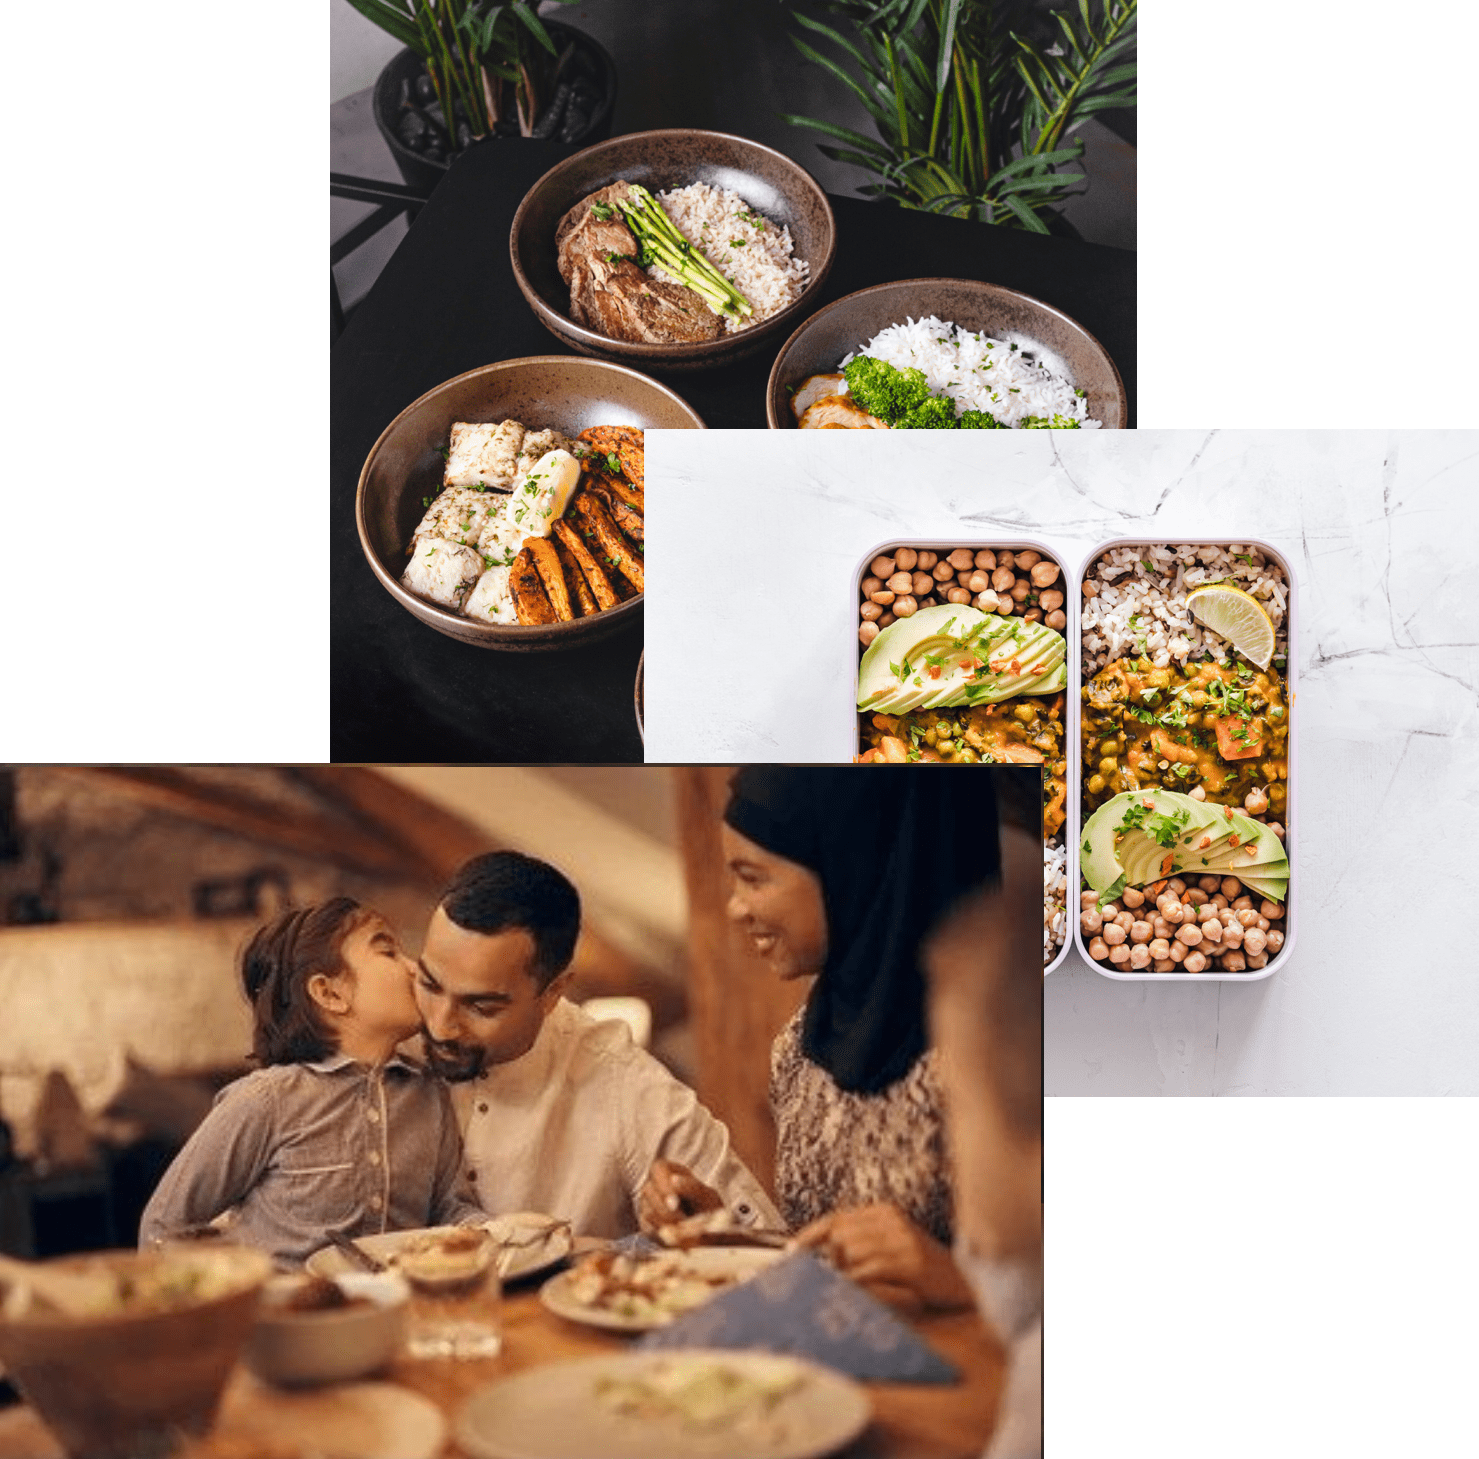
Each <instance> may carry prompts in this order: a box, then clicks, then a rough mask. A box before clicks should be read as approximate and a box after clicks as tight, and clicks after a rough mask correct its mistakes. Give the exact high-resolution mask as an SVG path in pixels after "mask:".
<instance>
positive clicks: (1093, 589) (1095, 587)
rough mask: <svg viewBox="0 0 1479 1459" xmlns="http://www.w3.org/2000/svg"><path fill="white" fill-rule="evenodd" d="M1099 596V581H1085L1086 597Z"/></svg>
mask: <svg viewBox="0 0 1479 1459" xmlns="http://www.w3.org/2000/svg"><path fill="white" fill-rule="evenodd" d="M1098 596H1099V584H1098V583H1094V582H1088V581H1085V583H1084V597H1086V598H1097V597H1098Z"/></svg>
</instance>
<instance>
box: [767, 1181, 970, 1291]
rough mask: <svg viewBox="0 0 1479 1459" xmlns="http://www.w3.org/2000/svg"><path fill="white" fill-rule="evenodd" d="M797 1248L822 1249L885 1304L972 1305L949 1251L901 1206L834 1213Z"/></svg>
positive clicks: (802, 1235) (803, 1234)
mask: <svg viewBox="0 0 1479 1459" xmlns="http://www.w3.org/2000/svg"><path fill="white" fill-rule="evenodd" d="M795 1243H796V1245H797V1246H806V1247H812V1248H814V1249H816V1250H818V1251H820V1252H823V1253H824V1254H825V1255H826V1256H827V1257H828V1259H829V1260H830V1261H831V1262H832V1264H833V1266H835V1267H836V1268H837V1270H838V1271H840V1272H842V1273H843V1274H844V1275H846V1276H848V1277H851V1278H852V1280H853V1281H855V1282H856V1283H857V1284H858V1285H859V1286H860V1287H864V1288H866V1289H867V1290H868V1291H870V1292H871V1293H872V1294H873V1295H874V1296H875V1297H877V1298H878V1299H879V1300H880V1301H882V1302H887V1303H888V1304H889V1305H890V1306H891V1307H899V1308H902V1309H903V1310H905V1311H911V1312H915V1311H920V1310H922V1309H924V1308H930V1307H933V1308H936V1309H950V1308H957V1307H969V1306H971V1305H972V1298H971V1289H970V1288H969V1287H968V1286H967V1285H966V1282H965V1278H964V1277H962V1276H961V1274H960V1271H959V1269H958V1268H957V1267H956V1265H955V1261H954V1259H953V1258H952V1257H951V1255H950V1253H949V1252H948V1251H947V1250H946V1249H945V1248H944V1247H943V1246H941V1245H940V1243H939V1242H938V1241H936V1240H935V1239H934V1237H932V1236H931V1235H930V1234H929V1233H928V1232H927V1231H923V1230H921V1229H920V1228H919V1227H918V1226H916V1225H915V1224H914V1222H913V1221H911V1220H910V1219H909V1218H908V1217H907V1216H906V1215H905V1214H904V1213H903V1212H902V1211H901V1210H900V1209H899V1208H898V1207H897V1206H890V1205H876V1206H860V1207H858V1208H856V1209H855V1210H850V1211H834V1212H832V1214H831V1215H828V1216H823V1217H822V1218H821V1220H819V1221H813V1222H812V1223H811V1225H810V1226H807V1227H805V1228H803V1229H802V1230H801V1231H799V1232H798V1233H797V1234H796V1238H795Z"/></svg>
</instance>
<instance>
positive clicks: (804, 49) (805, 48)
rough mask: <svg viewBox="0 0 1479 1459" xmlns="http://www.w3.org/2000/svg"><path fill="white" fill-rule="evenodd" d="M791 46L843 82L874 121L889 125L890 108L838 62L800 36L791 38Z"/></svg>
mask: <svg viewBox="0 0 1479 1459" xmlns="http://www.w3.org/2000/svg"><path fill="white" fill-rule="evenodd" d="M791 44H792V45H793V46H795V47H796V49H797V50H798V51H800V52H801V54H802V55H803V56H805V57H806V59H807V60H808V61H811V62H812V63H813V64H814V65H817V66H820V67H821V68H822V69H823V70H824V71H827V72H830V73H831V74H832V75H833V76H835V77H836V78H837V79H838V80H839V81H840V82H842V84H843V85H844V86H846V87H847V89H848V90H849V91H851V92H852V93H853V95H854V96H856V97H857V98H858V100H859V101H861V102H862V103H863V105H864V106H865V107H867V108H868V113H869V115H870V116H872V118H873V119H874V121H876V122H881V123H883V124H884V125H885V126H886V125H887V124H888V120H889V117H888V108H887V107H885V106H883V105H881V104H880V103H879V101H878V99H877V98H876V97H875V96H873V95H872V94H871V93H870V92H868V91H867V90H866V89H865V88H864V87H863V86H862V85H860V84H859V82H858V81H857V79H856V78H855V77H852V76H849V75H848V74H847V72H846V71H844V70H843V69H842V67H841V66H839V65H838V64H837V62H836V61H834V60H832V59H831V57H829V56H824V55H823V54H822V53H821V52H820V51H818V50H815V49H813V48H812V47H811V46H809V45H807V44H806V42H805V41H804V40H802V39H801V37H800V36H796V35H793V36H792V37H791Z"/></svg>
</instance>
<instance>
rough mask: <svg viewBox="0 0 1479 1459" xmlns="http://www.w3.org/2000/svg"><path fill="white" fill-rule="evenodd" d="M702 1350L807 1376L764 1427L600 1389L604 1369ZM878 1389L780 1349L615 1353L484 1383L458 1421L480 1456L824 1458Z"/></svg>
mask: <svg viewBox="0 0 1479 1459" xmlns="http://www.w3.org/2000/svg"><path fill="white" fill-rule="evenodd" d="M678 1357H681V1358H683V1359H685V1360H687V1359H694V1358H700V1359H705V1360H710V1361H713V1362H719V1363H723V1364H724V1365H725V1366H727V1367H731V1368H738V1369H741V1370H743V1371H746V1372H748V1373H751V1374H755V1375H757V1376H759V1375H772V1374H776V1373H781V1372H785V1373H794V1374H796V1375H798V1376H800V1377H801V1378H802V1385H801V1387H799V1388H798V1389H797V1390H796V1391H795V1392H793V1393H788V1394H787V1395H786V1396H785V1397H784V1398H782V1399H781V1400H780V1401H779V1402H778V1403H777V1404H776V1405H775V1407H774V1408H773V1409H771V1411H770V1414H769V1415H768V1416H767V1420H766V1421H765V1422H764V1425H763V1427H754V1426H745V1425H738V1424H737V1425H735V1426H733V1427H722V1428H712V1429H694V1428H692V1427H690V1426H687V1425H685V1424H684V1422H683V1421H682V1420H681V1419H678V1418H676V1417H667V1416H665V1417H661V1418H645V1417H638V1416H635V1415H630V1414H618V1413H613V1412H612V1411H611V1410H610V1409H608V1408H607V1407H606V1406H605V1405H604V1404H603V1403H602V1402H601V1400H600V1399H599V1398H598V1397H597V1396H596V1383H597V1380H598V1379H600V1378H603V1377H616V1378H631V1377H640V1376H642V1375H643V1374H644V1372H648V1371H650V1370H651V1369H652V1368H654V1367H655V1366H659V1365H662V1364H666V1363H671V1362H672V1361H673V1360H674V1358H678ZM871 1413H872V1409H871V1405H870V1404H869V1402H868V1396H867V1394H866V1393H864V1392H863V1390H862V1389H861V1388H860V1387H859V1386H858V1385H857V1384H856V1383H854V1382H853V1381H852V1380H851V1379H850V1378H844V1377H843V1376H842V1375H841V1374H839V1373H834V1372H832V1371H831V1370H830V1369H827V1368H821V1367H818V1366H817V1365H816V1364H814V1363H806V1362H803V1361H802V1360H801V1359H799V1358H790V1357H782V1356H780V1355H778V1354H775V1353H749V1352H715V1351H706V1350H704V1349H701V1348H693V1349H685V1350H683V1351H682V1352H681V1353H678V1352H669V1353H614V1354H612V1355H610V1356H608V1357H600V1358H578V1359H576V1360H574V1361H572V1362H566V1363H551V1364H548V1365H547V1366H544V1367H539V1368H530V1369H529V1370H528V1371H527V1372H524V1373H520V1374H518V1375H517V1376H516V1377H513V1378H506V1379H504V1380H503V1381H502V1382H500V1383H494V1384H491V1385H490V1386H489V1387H487V1388H482V1389H479V1390H478V1392H476V1393H475V1394H473V1396H472V1397H471V1398H470V1399H469V1400H468V1402H467V1405H466V1407H465V1408H464V1409H463V1410H462V1413H461V1415H460V1417H459V1418H458V1421H457V1442H458V1444H459V1445H460V1446H461V1447H462V1448H463V1449H464V1450H465V1451H466V1452H467V1453H468V1454H470V1455H472V1456H473V1459H591V1456H592V1455H596V1454H599V1455H600V1456H601V1459H820V1456H822V1455H824V1454H832V1453H835V1452H836V1451H837V1450H838V1449H841V1448H842V1447H843V1446H844V1445H846V1444H850V1443H851V1442H852V1441H853V1440H854V1439H855V1438H857V1436H858V1435H859V1434H860V1433H862V1431H863V1430H864V1429H865V1428H866V1427H867V1426H868V1420H869V1418H870V1417H871Z"/></svg>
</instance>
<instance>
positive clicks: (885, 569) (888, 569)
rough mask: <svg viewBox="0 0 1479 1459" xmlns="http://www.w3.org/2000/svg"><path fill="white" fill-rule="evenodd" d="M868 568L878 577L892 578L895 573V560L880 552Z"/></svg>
mask: <svg viewBox="0 0 1479 1459" xmlns="http://www.w3.org/2000/svg"><path fill="white" fill-rule="evenodd" d="M868 570H869V572H871V573H872V574H873V576H874V577H876V578H891V577H892V576H893V575H894V560H893V558H891V557H884V556H883V555H882V554H881V553H880V554H879V556H877V557H875V558H874V559H873V561H872V562H870V563H869V564H868Z"/></svg>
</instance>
